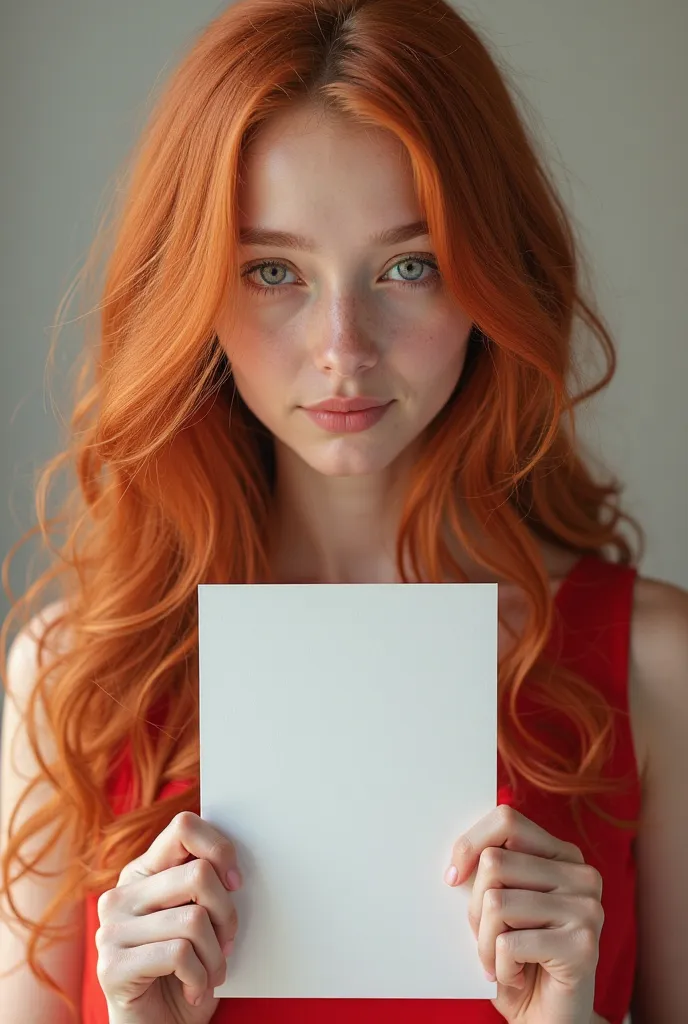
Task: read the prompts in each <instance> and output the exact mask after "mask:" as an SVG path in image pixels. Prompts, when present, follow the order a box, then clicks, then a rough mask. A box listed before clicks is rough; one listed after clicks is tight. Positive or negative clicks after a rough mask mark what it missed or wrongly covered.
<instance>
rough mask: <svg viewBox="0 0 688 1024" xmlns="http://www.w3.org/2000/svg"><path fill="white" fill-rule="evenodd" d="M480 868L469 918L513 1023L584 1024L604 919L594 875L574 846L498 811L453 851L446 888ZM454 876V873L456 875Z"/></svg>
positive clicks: (499, 1001)
mask: <svg viewBox="0 0 688 1024" xmlns="http://www.w3.org/2000/svg"><path fill="white" fill-rule="evenodd" d="M476 868H477V872H476V876H475V881H474V884H473V894H472V897H471V901H470V909H469V920H470V923H471V927H472V929H473V933H474V935H475V937H476V939H477V942H478V953H479V956H480V960H481V962H482V965H483V967H484V969H485V972H486V974H487V975H488V976H490V977H491V978H492V980H494V979H495V978H496V980H497V983H498V985H497V998H496V999H494V1000H492V1003H493V1005H494V1007H495V1008H496V1009H497V1010H498V1011H499V1013H501V1014H502V1016H503V1017H505V1018H506V1020H507V1021H509V1022H510V1024H590V1022H591V1021H594V1020H599V1018H597V1017H595V1016H594V1014H593V999H594V994H595V970H596V967H597V959H598V951H599V938H600V932H601V930H602V923H603V921H604V912H603V910H602V904H601V903H600V897H601V894H602V878H601V876H600V873H599V872H598V871H597V870H596V869H595V868H594V867H591V866H590V865H589V864H586V863H585V860H584V858H583V855H582V853H581V851H580V850H579V849H578V847H577V846H574V845H573V844H572V843H565V842H562V841H561V840H559V839H555V838H554V836H551V835H550V834H549V832H546V831H545V830H544V829H543V828H540V826H539V825H536V824H535V823H534V822H532V821H530V820H529V819H528V818H526V817H524V816H523V815H522V814H520V813H519V812H518V811H515V810H514V809H513V808H511V807H509V806H508V805H506V804H502V805H500V806H499V807H497V808H496V809H495V810H494V811H492V812H491V813H490V814H487V815H486V816H485V817H484V818H482V819H481V820H480V821H479V822H477V824H475V825H474V826H473V827H472V828H471V829H470V830H469V831H468V832H466V833H465V834H464V835H463V836H461V837H460V838H459V839H458V840H457V842H456V843H455V845H454V850H453V853H452V860H451V864H450V866H449V868H448V869H447V874H446V875H445V880H446V881H447V883H448V884H449V885H460V884H461V883H462V882H465V881H467V880H468V879H469V878H470V876H471V874H472V872H473V871H474V869H476ZM453 869H456V870H453Z"/></svg>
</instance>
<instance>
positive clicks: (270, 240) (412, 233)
mask: <svg viewBox="0 0 688 1024" xmlns="http://www.w3.org/2000/svg"><path fill="white" fill-rule="evenodd" d="M428 233H429V232H428V222H427V221H425V220H416V221H413V222H412V223H411V224H402V225H400V227H397V228H388V229H387V230H386V231H381V232H380V233H379V234H376V235H371V236H370V237H369V238H368V241H367V244H368V245H371V246H372V245H378V246H385V245H400V244H401V243H402V242H408V241H409V240H410V239H411V238H418V237H419V236H420V235H427V234H428ZM239 241H240V243H241V244H242V245H272V246H277V247H278V248H281V249H300V250H302V251H303V252H319V251H320V249H321V246H319V245H318V244H317V242H314V241H313V240H312V239H311V238H306V237H304V235H294V234H292V233H291V232H289V231H274V230H271V229H270V228H242V229H241V231H240V232H239Z"/></svg>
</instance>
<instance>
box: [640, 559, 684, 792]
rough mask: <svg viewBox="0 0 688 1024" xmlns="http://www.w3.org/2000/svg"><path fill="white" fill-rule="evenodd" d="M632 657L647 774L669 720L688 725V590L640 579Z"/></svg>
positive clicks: (658, 581) (644, 769) (641, 746)
mask: <svg viewBox="0 0 688 1024" xmlns="http://www.w3.org/2000/svg"><path fill="white" fill-rule="evenodd" d="M629 654H630V672H629V698H630V710H631V719H632V724H633V731H634V736H635V739H636V749H637V753H638V761H639V765H640V767H641V768H642V770H643V772H647V770H648V767H649V763H650V761H654V760H656V758H657V750H656V748H657V747H658V746H661V744H662V733H663V731H664V727H665V725H666V722H667V719H669V720H670V721H671V720H673V721H675V722H681V723H685V722H686V721H688V591H686V590H683V589H682V588H681V587H678V586H675V585H674V584H672V583H666V582H663V581H661V580H655V579H649V578H645V577H638V579H637V581H636V585H635V595H634V602H633V616H632V622H631V637H630V652H629Z"/></svg>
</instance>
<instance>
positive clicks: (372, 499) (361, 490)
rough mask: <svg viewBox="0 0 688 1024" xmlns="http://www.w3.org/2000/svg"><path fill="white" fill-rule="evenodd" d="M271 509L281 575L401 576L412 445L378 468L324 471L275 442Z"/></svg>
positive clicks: (371, 579)
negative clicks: (398, 550) (398, 552)
mask: <svg viewBox="0 0 688 1024" xmlns="http://www.w3.org/2000/svg"><path fill="white" fill-rule="evenodd" d="M275 455H276V484H275V493H274V501H273V508H272V515H271V524H270V536H271V549H272V562H273V569H274V571H275V575H276V578H277V579H279V580H283V581H295V582H296V581H299V580H301V581H306V580H307V581H310V582H318V583H359V582H360V583H394V582H397V581H398V578H399V577H398V573H397V570H396V556H395V544H396V536H397V531H398V527H399V521H400V516H401V512H402V507H403V500H404V494H405V491H406V485H407V482H408V471H409V466H410V464H411V455H410V453H409V454H408V455H407V456H406V457H405V458H404V459H403V460H398V461H397V462H396V463H395V464H394V465H392V466H390V467H388V468H386V469H385V470H384V471H382V472H380V473H377V474H366V475H364V476H356V475H354V476H337V477H335V476H325V475H324V474H322V473H319V472H317V471H316V470H313V469H312V468H311V467H310V466H308V465H307V464H306V463H304V462H303V461H302V460H301V459H299V457H298V456H297V455H295V454H294V453H293V452H292V451H290V450H289V449H287V448H286V447H284V446H283V445H281V444H279V442H276V447H275Z"/></svg>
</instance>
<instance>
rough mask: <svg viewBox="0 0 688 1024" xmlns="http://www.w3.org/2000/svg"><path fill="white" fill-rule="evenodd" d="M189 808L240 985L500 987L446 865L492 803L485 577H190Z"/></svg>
mask: <svg viewBox="0 0 688 1024" xmlns="http://www.w3.org/2000/svg"><path fill="white" fill-rule="evenodd" d="M198 606H199V659H200V660H199V671H200V751H201V765H200V772H201V774H200V781H201V816H202V817H203V818H204V819H205V820H207V821H209V822H211V823H212V824H213V825H215V826H216V827H218V828H219V829H220V830H221V831H223V832H224V833H225V834H226V835H228V836H230V837H231V838H232V839H233V840H234V842H235V843H236V845H237V850H238V859H239V865H240V867H241V869H242V873H243V875H244V887H243V889H242V890H241V891H240V892H238V893H236V895H235V899H236V907H237V912H238V916H239V931H238V935H237V940H236V945H235V949H234V951H233V953H232V954H231V955H230V957H229V958H228V976H227V980H226V982H225V983H224V984H223V985H221V986H218V987H217V988H216V989H215V995H216V996H227V997H238V996H241V997H248V998H285V999H286V998H338V999H346V998H373V999H376V998H380V999H435V998H436V999H462V998H474V999H481V998H485V999H487V998H494V996H495V995H496V985H495V984H494V983H491V982H488V981H487V980H486V978H485V976H484V974H483V971H482V968H481V965H480V961H479V959H478V955H477V949H476V942H475V939H474V937H473V934H472V932H471V930H470V927H469V924H468V921H467V917H466V910H467V906H468V894H469V890H468V885H466V886H462V887H457V888H450V887H449V886H447V885H446V884H445V882H444V881H443V874H444V870H445V868H446V867H447V866H448V864H449V862H450V856H451V850H452V846H453V844H454V842H455V840H456V839H457V838H458V836H459V835H460V834H461V833H462V832H464V831H465V830H466V829H467V828H469V827H470V826H471V825H472V824H473V823H474V822H475V821H477V820H478V818H480V817H482V815H484V814H486V813H487V812H488V811H490V810H491V809H492V808H493V807H494V806H495V803H496V789H497V779H496V772H497V585H496V584H427V583H425V584H274V585H273V584H255V585H253V584H246V585H233V584H204V585H201V586H199V588H198Z"/></svg>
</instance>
